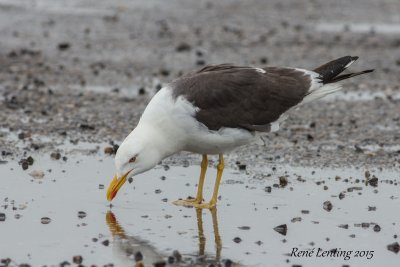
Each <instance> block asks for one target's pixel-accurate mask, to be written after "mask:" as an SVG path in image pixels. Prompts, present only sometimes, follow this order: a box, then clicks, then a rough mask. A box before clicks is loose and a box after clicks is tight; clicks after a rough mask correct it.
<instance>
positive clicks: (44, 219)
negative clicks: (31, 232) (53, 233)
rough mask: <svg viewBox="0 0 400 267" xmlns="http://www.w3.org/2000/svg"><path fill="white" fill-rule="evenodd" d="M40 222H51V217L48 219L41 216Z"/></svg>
mask: <svg viewBox="0 0 400 267" xmlns="http://www.w3.org/2000/svg"><path fill="white" fill-rule="evenodd" d="M40 222H41V223H42V224H49V223H50V222H51V219H50V218H49V217H42V218H41V219H40Z"/></svg>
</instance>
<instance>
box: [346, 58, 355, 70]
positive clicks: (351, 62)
mask: <svg viewBox="0 0 400 267" xmlns="http://www.w3.org/2000/svg"><path fill="white" fill-rule="evenodd" d="M354 62H356V59H354V60H352V61H350V62H349V63H347V65H346V66H344V68H345V69H347V68H348V67H349V66H350V65H351V64H353V63H354Z"/></svg>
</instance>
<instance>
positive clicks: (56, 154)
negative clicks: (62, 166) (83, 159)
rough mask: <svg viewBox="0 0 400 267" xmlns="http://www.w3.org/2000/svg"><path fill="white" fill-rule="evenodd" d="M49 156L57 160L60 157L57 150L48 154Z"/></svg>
mask: <svg viewBox="0 0 400 267" xmlns="http://www.w3.org/2000/svg"><path fill="white" fill-rule="evenodd" d="M50 158H51V159H54V160H59V159H60V158H61V154H60V153H59V152H53V153H51V154H50Z"/></svg>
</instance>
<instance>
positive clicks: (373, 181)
mask: <svg viewBox="0 0 400 267" xmlns="http://www.w3.org/2000/svg"><path fill="white" fill-rule="evenodd" d="M367 184H369V185H371V186H373V187H377V186H378V178H377V177H375V176H372V178H371V179H369V180H367Z"/></svg>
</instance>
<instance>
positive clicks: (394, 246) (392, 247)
mask: <svg viewBox="0 0 400 267" xmlns="http://www.w3.org/2000/svg"><path fill="white" fill-rule="evenodd" d="M387 249H388V250H389V251H392V252H394V253H396V254H397V253H399V251H400V245H399V243H398V242H395V243H392V244H389V245H387Z"/></svg>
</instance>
